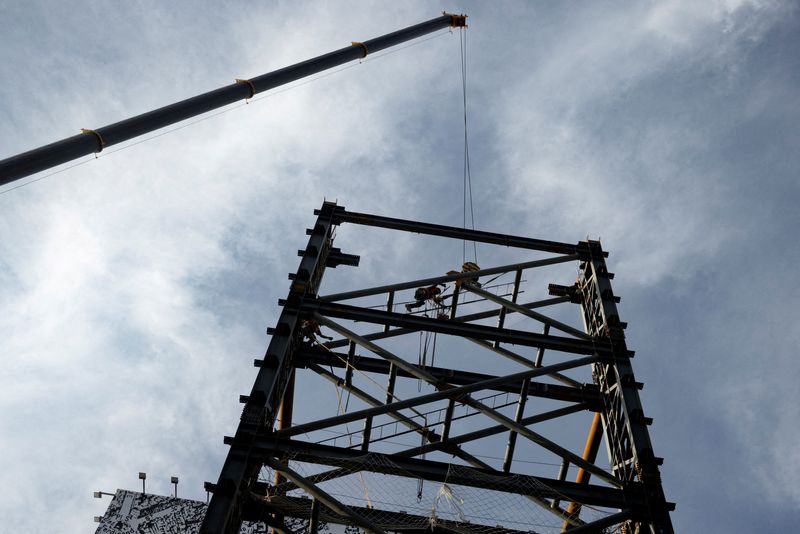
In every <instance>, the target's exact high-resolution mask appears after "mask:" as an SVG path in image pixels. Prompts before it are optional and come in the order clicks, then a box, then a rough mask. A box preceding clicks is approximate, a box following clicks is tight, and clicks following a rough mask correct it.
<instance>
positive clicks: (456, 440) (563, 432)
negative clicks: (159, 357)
mask: <svg viewBox="0 0 800 534" xmlns="http://www.w3.org/2000/svg"><path fill="white" fill-rule="evenodd" d="M315 214H316V215H317V216H318V218H317V221H316V223H315V225H314V227H313V228H311V229H309V230H307V234H308V235H309V239H308V244H307V245H306V247H305V249H304V250H301V251H299V254H300V256H301V260H300V266H299V268H298V269H297V271H296V272H295V273H293V274H290V275H289V278H290V280H291V284H290V289H289V295H288V297H287V298H286V299H285V300H282V301H281V302H280V304H281V305H282V312H281V314H280V317H279V319H278V321H277V325H276V326H275V328H271V329H270V330H269V333H270V334H271V335H272V339H271V341H270V343H269V346H268V348H267V351H266V355H265V356H264V358H263V359H259V360H256V361H255V366H256V367H257V368H258V375H257V377H256V380H255V384H254V385H253V388H252V390H251V392H250V394H249V395H246V396H244V395H243V396H241V401H242V403H243V404H244V409H243V411H242V416H241V420H240V422H239V426H238V429H237V431H236V434H235V435H234V436H232V437H227V438H225V442H226V443H227V444H228V445H229V446H230V450H229V452H228V455H227V458H226V460H225V463H224V465H223V467H222V470H221V473H220V476H219V479H218V481H217V483H216V484H210V485H209V487H210V488H211V489H212V490H213V497H212V499H211V501H210V504H209V507H208V512H207V514H206V516H205V519H204V522H203V526H202V528H201V532H204V533H212V532H213V533H236V532H238V531H239V527H240V525H241V522H242V521H243V520H248V521H262V522H265V523H266V524H268V525H269V526H271V527H272V528H273V529H274V530H275V531H276V532H282V533H292V532H308V533H310V534H317V532H319V531H321V530H322V529H323V528H326V527H325V525H327V524H343V525H345V526H346V527H348V528H349V529H353V528H358V529H360V530H364V531H369V532H387V531H395V532H412V531H413V532H421V531H440V532H464V533H470V534H471V533H487V534H488V533H492V534H494V533H497V534H499V533H516V532H553V531H567V530H568V531H570V532H601V531H618V532H627V533H634V532H653V533H670V532H672V531H673V530H672V524H671V521H670V517H669V512H670V511H671V510H673V509H674V505H673V504H672V503H669V502H667V501H666V499H665V496H664V492H663V490H662V487H661V480H660V477H659V465H660V464H661V459H660V458H657V457H656V456H655V455H654V454H653V449H652V445H651V443H650V438H649V433H648V428H647V427H648V425H649V424H650V423H651V422H652V420H651V419H649V418H647V417H645V416H644V412H643V410H642V407H641V403H640V400H639V393H638V391H639V389H641V387H642V384H641V383H639V382H637V381H636V380H635V378H634V375H633V370H632V367H631V358H632V357H633V352H632V351H630V350H628V348H627V346H626V344H625V337H624V328H625V326H626V325H625V323H623V322H621V321H620V319H619V315H618V313H617V309H616V303H617V302H618V301H619V298H618V297H616V296H615V295H614V293H613V290H612V288H611V279H612V278H613V274H611V273H609V272H608V269H607V267H606V264H605V258H606V257H607V253H605V252H604V251H603V250H602V248H601V246H600V243H599V242H596V241H582V242H579V243H577V244H574V245H572V244H566V243H557V242H553V241H544V240H539V239H529V238H523V237H516V236H509V235H502V234H496V233H490V232H482V231H475V230H465V229H462V228H454V227H447V226H441V225H434V224H427V223H421V222H416V221H407V220H400V219H393V218H388V217H379V216H375V215H369V214H363V213H354V212H349V211H347V210H346V209H345V208H344V207H342V206H338V205H336V204H335V203H331V202H325V203H324V204H323V205H322V208H321V209H319V210H316V211H315ZM345 224H351V225H365V226H371V227H380V228H387V229H393V230H397V231H401V232H413V233H416V234H426V235H430V236H439V237H443V238H450V239H457V240H462V239H466V240H470V241H475V242H480V243H488V244H493V245H503V246H506V247H512V248H515V249H522V250H525V251H530V254H536V255H537V256H543V257H537V258H536V259H530V260H528V261H524V262H516V263H512V264H507V265H502V266H497V267H490V268H485V269H481V270H478V271H469V272H466V271H465V272H452V271H451V272H450V273H448V274H446V275H443V276H434V277H429V278H425V279H420V280H412V281H407V282H402V283H395V284H387V285H381V286H378V287H373V288H367V289H357V290H353V291H348V292H344V293H337V294H328V295H325V294H321V293H320V290H321V282H322V279H323V275H324V274H325V270H326V268H328V267H337V266H339V265H349V266H357V265H358V264H359V261H360V258H359V256H356V255H352V254H346V253H343V252H342V251H341V250H340V249H338V248H335V247H333V240H334V235H335V229H336V228H337V227H338V226H339V225H345ZM543 253H544V255H543ZM526 254H528V252H526ZM559 264H572V265H575V266H577V271H578V276H577V280H576V281H575V283H574V284H572V285H557V284H550V286H549V288H548V290H549V295H548V297H547V298H542V299H539V300H535V301H530V302H524V303H521V302H520V299H519V297H520V294H521V293H522V292H523V291H522V290H521V287H522V283H523V281H524V277H525V276H528V275H529V274H531V273H538V271H537V269H538V270H542V269H543V268H552V267H551V266H557V265H559ZM501 275H509V276H511V277H513V282H507V283H506V286H507V288H508V289H507V291H506V292H503V291H502V290H498V288H497V287H495V286H491V285H489V284H488V283H487V282H484V285H483V286H482V285H481V283H479V282H478V280H481V281H485V280H487V279H489V278H491V277H497V276H501ZM531 275H532V274H531ZM537 276H538V275H537ZM437 284H438V285H445V284H449V286H447V287H448V288H449V291H450V292H449V293H446V292H442V293H441V294H439V295H438V296H437V298H436V299H435V300H432V301H431V304H430V306H429V305H428V304H427V303H424V302H422V301H420V300H419V298H417V301H416V303H415V304H414V306H409V307H408V308H406V309H403V308H402V306H401V304H402V303H399V302H398V299H402V298H403V296H404V295H407V294H408V292H413V290H415V289H417V288H421V287H433V286H436V285H437ZM437 287H439V286H437ZM493 289H494V290H493ZM379 298H380V299H381V301H380V302H384V303H385V304H380V305H375V302H376V301H377V299H379ZM468 299H473V300H468ZM459 301H460V302H459ZM345 302H347V303H345ZM367 303H369V305H367ZM472 303H479V304H480V306H479V308H480V309H479V311H474V310H475V308H474V307H472V308H471V307H470V306H476V305H475V304H472ZM570 304H576V305H578V306H579V308H580V314H579V315H580V317H582V320H583V329H579V328H576V327H575V326H571V325H570V324H568V320H567V319H564V318H563V315H564V314H563V313H562V314H561V315H559V314H558V313H556V310H561V309H563V308H564V307H565V306H569V305H570ZM423 305H424V309H423V310H422V311H420V312H417V311H412V309H411V308H413V307H416V306H419V307H422V306H423ZM396 308H400V312H397V311H396ZM465 311H472V313H465ZM511 314H515V315H514V317H515V318H516V317H520V318H524V319H525V321H527V322H525V325H526V327H525V328H519V329H512V328H509V327H508V326H507V324H506V323H507V321H508V318H509V317H510V316H511ZM555 316H558V317H559V319H556V318H555ZM576 317H577V315H576ZM490 323H494V324H490ZM537 325H538V326H537ZM323 328H324V329H325V331H326V332H331V333H333V334H335V336H333V339H331V340H330V341H327V342H323V341H322V340H321V339H320V338H319V336H321V335H322V330H321V329H323ZM534 329H535V330H538V331H533V330H534ZM412 335H416V336H419V342H420V347H421V346H422V340H423V336H426V337H425V352H427V350H428V349H427V347H428V341H429V339H430V337H431V336H440V338H439V339H440V340H449V341H450V342H453V341H459V340H466V341H469V342H470V343H466V344H464V343H462V345H463V346H464V347H467V348H470V347H472V349H471V350H473V351H477V352H479V353H480V354H481V357H480V361H481V362H483V364H484V365H483V367H484V368H483V369H482V370H480V371H479V370H477V369H476V368H474V367H473V368H470V369H468V368H467V367H470V366H471V365H472V364H474V362H475V361H477V360H476V359H475V358H473V357H470V356H469V354H470V353H469V352H468V351H467V350H466V349H459V350H463V352H459V354H463V357H462V360H463V365H459V366H458V367H459V368H454V367H456V366H453V365H451V366H449V367H447V366H436V365H434V364H433V362H431V363H430V365H429V364H428V362H427V361H425V360H424V359H423V358H422V356H421V354H422V348H420V357H419V359H418V360H417V361H415V360H414V358H411V357H409V355H408V354H407V351H403V353H402V354H400V353H399V352H400V351H399V350H398V349H396V348H395V347H396V346H400V345H399V343H401V342H402V340H403V339H406V340H407V339H408V338H409V337H411V336H412ZM379 343H380V344H379ZM406 343H407V345H408V342H406ZM433 343H434V351H435V350H436V349H435V344H436V340H435V338H434V341H433ZM442 343H444V341H442ZM390 347H391V348H390ZM545 352H547V362H545V361H544V359H545V358H544V357H545ZM460 361H461V360H460ZM511 368H513V369H514V370H513V372H507V371H508V369H511ZM487 369H488V370H492V372H487ZM494 370H496V371H494ZM301 374H302V375H307V374H308V375H311V376H318V377H319V378H321V379H322V380H323V381H324V382H330V383H332V384H333V385H334V386H335V387H336V388H337V393H338V394H340V397H339V402H338V406H336V407H329V406H315V408H314V410H313V413H309V411H308V410H305V413H302V414H301V413H300V406H296V405H295V398H296V397H297V396H298V395H303V394H304V392H307V390H304V391H300V389H298V388H300V386H299V385H297V383H296V380H298V378H297V377H298V376H300V375H301ZM303 384H304V385H305V384H306V383H305V382H303ZM409 384H410V385H412V386H414V385H415V387H409ZM296 385H297V388H296V387H295V386H296ZM370 387H371V388H372V391H369V388H370ZM375 391H378V393H377V394H376V393H375ZM341 395H346V396H347V399H348V400H347V402H345V403H343V402H342V401H343V398H342V396H341ZM350 399H353V400H352V402H353V405H354V407H353V408H352V409H350V408H349V407H348V404H349V402H350ZM343 404H344V409H343V408H342V407H343ZM356 404H357V406H355V405H356ZM534 410H535V412H534V413H526V411H528V412H531V411H534ZM300 416H303V417H304V419H303V420H302V421H301V420H299V417H300ZM587 419H591V424H590V425H589V436H588V438H587V440H586V447H585V450H584V451H583V454H579V453H578V452H575V439H574V436H575V432H573V431H572V429H573V428H574V427H575V426H576V425H577V426H578V427H579V428H577V429H575V430H578V431H580V430H581V429H582V428H585V425H586V423H587ZM581 425H583V426H581ZM351 428H357V429H356V430H351ZM409 437H414V439H416V440H417V443H418V444H414V445H411V444H408V443H400V442H398V441H397V440H400V439H406V440H407V439H408V438H409ZM498 440H500V441H501V442H504V444H503V445H500V447H501V448H504V451H503V453H502V457H500V456H491V455H490V454H486V453H487V451H488V452H491V451H492V450H497V448H498ZM601 442H602V443H604V444H605V449H606V451H607V453H608V458H609V462H608V465H609V466H608V467H603V466H601V465H600V462H597V461H596V457H597V453H598V450H599V448H600V444H601ZM487 444H491V445H487ZM521 448H522V449H521ZM468 449H469V450H468ZM523 449H524V450H525V451H529V452H528V453H527V454H533V455H534V456H527V457H522V456H521V454H522V453H521V452H520V451H521V450H523ZM530 451H538V452H530ZM498 454H499V453H498ZM542 455H544V456H542ZM542 457H547V458H550V459H551V461H552V462H554V463H547V462H536V461H532V460H530V461H526V460H525V458H542ZM487 460H493V461H491V462H490V461H487ZM531 465H533V466H534V467H535V469H533V468H529V467H530V466H531ZM571 468H572V469H573V470H575V471H576V475H575V480H574V481H570V480H567V477H568V476H569V471H570V469H571ZM548 469H549V470H551V471H553V472H552V473H551V474H549V475H548V474H547V472H546V471H547V470H548ZM347 480H350V481H353V482H352V484H353V486H352V487H356V488H359V492H362V493H363V496H362V495H354V494H353V492H352V491H351V492H350V493H348V492H347V491H345V490H344V489H342V488H343V487H344V484H345V481H347ZM426 483H427V484H428V487H429V488H433V490H429V491H428V493H427V495H428V497H429V500H430V502H427V501H426V502H425V504H423V501H424V498H423V493H424V492H423V487H424V486H423V485H424V484H426ZM409 484H412V485H415V487H417V488H418V490H414V493H416V503H415V502H413V501H410V500H409V499H404V498H402V494H403V493H408V491H409V490H408V488H409V487H410V486H409ZM379 490H382V491H384V493H383V494H385V495H388V497H382V498H380V495H382V494H379ZM443 503H447V504H448V506H447V507H446V506H445V505H444V504H443ZM470 506H472V508H470Z"/></svg>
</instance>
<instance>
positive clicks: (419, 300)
mask: <svg viewBox="0 0 800 534" xmlns="http://www.w3.org/2000/svg"><path fill="white" fill-rule="evenodd" d="M439 286H442V287H447V286H445V285H444V284H434V285H432V286H428V287H420V288H417V290H416V291H414V300H415V302H413V303H412V302H409V303H408V304H406V311H409V312H410V311H411V310H413V309H414V308H419V307H420V306H423V305H424V304H425V303H426V302H428V301H430V300H432V301H433V302H434V303H436V304H441V303H442V297H440V295H441V294H442V290H441V289H439Z"/></svg>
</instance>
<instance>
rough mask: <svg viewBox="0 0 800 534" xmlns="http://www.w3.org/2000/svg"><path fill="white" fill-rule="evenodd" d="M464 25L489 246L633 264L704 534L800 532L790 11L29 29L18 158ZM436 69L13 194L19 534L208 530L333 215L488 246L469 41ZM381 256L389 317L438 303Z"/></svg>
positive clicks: (178, 15) (7, 21) (11, 21)
mask: <svg viewBox="0 0 800 534" xmlns="http://www.w3.org/2000/svg"><path fill="white" fill-rule="evenodd" d="M442 9H445V10H448V11H450V12H463V13H466V14H468V15H469V19H468V23H469V29H468V30H466V39H467V101H468V121H469V141H470V162H471V169H472V180H473V191H474V193H475V198H474V204H475V223H476V226H477V227H479V228H482V229H486V230H491V231H497V232H503V233H510V234H518V235H528V236H532V237H537V238H543V239H551V240H558V241H565V242H570V243H574V242H577V241H579V240H582V239H585V238H587V237H590V238H592V239H598V238H600V239H602V242H603V246H604V248H605V249H607V250H609V251H610V252H611V255H610V257H609V259H608V263H609V265H610V268H611V270H612V271H614V272H615V273H616V278H615V280H614V287H615V292H616V293H617V294H618V295H621V296H622V303H621V304H620V305H619V306H620V313H621V315H622V320H624V321H627V322H628V323H629V327H628V330H627V336H628V345H629V347H630V348H632V349H634V350H636V352H637V356H636V358H635V359H634V361H633V365H634V369H635V371H636V376H637V379H638V380H639V381H642V382H644V383H645V389H644V390H643V391H642V393H641V397H642V402H643V405H644V409H645V413H646V415H648V416H650V417H653V418H654V423H653V425H652V427H651V428H650V435H651V438H652V441H653V444H654V448H655V452H656V454H657V455H658V456H662V457H664V458H665V463H664V466H663V467H662V479H663V486H664V491H665V493H666V496H667V499H668V500H670V501H673V502H676V503H677V508H676V510H675V512H674V513H673V514H672V519H673V522H674V525H675V528H676V531H678V532H787V531H791V530H793V529H794V528H796V525H797V524H798V521H800V489H798V486H797V484H796V481H797V479H798V477H800V452H798V448H797V446H796V444H797V442H798V441H799V440H800V430H798V425H797V421H798V420H800V387H798V385H797V380H798V376H800V363H798V359H797V348H798V345H800V326H798V318H800V317H799V315H798V312H797V311H796V310H797V303H798V301H800V290H798V285H797V282H796V278H797V277H796V265H797V264H798V262H800V253H799V252H798V251H799V250H800V249H799V248H798V246H797V243H796V242H797V235H796V232H797V228H798V226H800V215H798V214H799V213H800V210H798V208H797V204H798V199H800V187H799V186H798V178H797V169H798V167H799V165H798V164H800V91H799V90H800V39H798V35H800V31H798V30H800V13H798V8H797V6H796V4H794V3H792V2H780V1H768V0H763V1H762V0H741V1H740V0H728V1H709V2H693V1H679V0H676V1H667V2H646V1H641V2H562V3H554V2H528V3H524V2H510V1H509V2H493V3H491V4H489V3H477V2H476V3H472V2H450V3H449V4H447V5H441V6H439V5H436V6H434V5H433V4H431V3H427V2H421V1H420V2H404V3H378V2H373V3H367V4H365V3H356V2H317V3H312V2H276V3H269V4H266V3H264V4H258V3H252V2H248V3H245V2H237V1H230V2H184V1H179V2H170V3H163V2H148V1H136V2H126V3H111V2H69V1H66V2H62V1H59V2H56V1H52V2H46V1H32V2H25V3H22V2H13V1H11V0H0V80H3V83H2V84H0V158H4V157H8V156H11V155H14V154H17V153H19V152H22V151H25V150H29V149H31V148H34V147H37V146H40V145H43V144H46V143H49V142H52V141H55V140H58V139H61V138H63V137H67V136H71V135H74V134H76V133H77V132H78V131H79V129H80V128H92V127H99V126H102V125H106V124H110V123H113V122H116V121H118V120H121V119H124V118H127V117H129V116H132V115H135V114H138V113H142V112H145V111H148V110H150V109H153V108H156V107H159V106H161V105H165V104H168V103H171V102H174V101H177V100H181V99H183V98H187V97H190V96H193V95H195V94H199V93H202V92H204V91H207V90H211V89H214V88H216V87H219V86H222V85H226V84H228V83H231V82H232V81H233V79H235V78H247V77H252V76H255V75H258V74H262V73H264V72H268V71H270V70H274V69H276V68H280V67H282V66H286V65H289V64H291V63H294V62H297V61H301V60H304V59H307V58H309V57H312V56H315V55H318V54H321V53H325V52H328V51H330V50H334V49H338V48H340V47H342V46H346V45H347V44H349V43H350V41H361V40H366V39H368V38H371V37H375V36H379V35H382V34H384V33H388V32H390V31H394V30H396V29H399V28H401V27H405V26H408V25H411V24H415V23H417V22H421V21H424V20H428V19H430V18H433V17H435V16H437V15H438V14H439V12H440V11H441V10H442ZM433 37H434V38H432V39H430V40H428V41H425V42H423V43H421V44H418V45H416V46H411V47H406V48H402V49H399V50H397V51H395V52H393V53H391V54H385V55H382V56H378V55H377V54H376V56H375V57H373V58H369V59H368V60H367V61H364V62H363V63H357V62H355V63H353V64H352V65H351V66H349V67H348V68H346V69H337V71H336V72H334V73H332V74H330V75H328V76H324V77H319V78H318V79H315V80H314V81H311V82H310V83H304V84H295V85H294V86H292V88H290V89H288V90H278V91H273V92H272V93H270V94H267V95H266V96H265V97H263V98H258V99H255V100H254V101H252V102H250V103H249V104H244V103H240V104H236V105H232V106H230V107H229V108H226V112H225V113H222V114H219V115H216V116H213V117H209V118H207V120H203V121H200V122H193V121H190V122H192V124H191V125H188V126H186V127H185V128H182V129H180V130H177V131H173V132H171V133H167V134H165V135H161V136H158V137H155V138H152V139H149V140H146V141H145V142H141V143H138V142H131V143H126V144H125V145H123V147H114V150H112V148H109V149H107V150H106V151H105V152H104V153H103V154H102V155H101V157H99V158H96V159H95V158H94V157H93V156H89V157H86V158H82V159H81V160H80V162H81V163H82V164H81V165H78V166H74V167H70V168H68V169H66V170H63V172H59V173H57V174H52V175H49V176H47V177H46V178H43V179H41V180H38V181H35V182H32V183H30V184H29V185H26V186H24V187H21V188H16V189H13V190H12V189H11V187H12V186H5V187H2V188H0V236H2V238H1V239H0V353H2V359H3V365H2V367H1V368H0V453H1V454H0V497H2V498H0V533H5V532H9V533H10V532H87V533H88V532H92V531H93V530H94V524H93V523H92V516H94V515H100V514H102V511H103V510H104V508H105V506H106V505H107V501H96V500H94V499H92V492H93V491H97V490H101V489H102V490H104V491H113V490H114V489H116V488H130V489H136V487H138V484H139V481H138V479H137V477H136V475H137V472H139V471H146V472H147V473H148V490H150V491H154V492H158V493H169V492H170V491H171V487H170V485H169V477H170V476H172V475H178V476H180V477H181V482H180V486H179V493H180V494H181V495H182V496H186V497H190V498H198V499H204V498H205V494H204V492H203V490H202V482H203V481H204V480H215V479H216V478H217V476H218V472H219V468H220V466H221V464H222V460H223V459H224V455H225V453H226V449H227V448H226V447H225V446H224V445H223V443H222V436H223V435H226V434H227V435H230V434H232V433H233V432H234V431H235V424H236V421H237V419H238V416H239V413H240V409H241V407H240V405H239V403H238V395H239V394H241V393H246V392H247V391H249V389H250V386H251V385H252V380H253V379H254V377H255V370H254V369H253V367H252V360H253V358H256V357H261V356H262V355H263V352H264V348H265V347H266V345H267V343H268V338H267V336H266V334H265V330H266V328H267V327H268V326H272V325H273V324H274V322H275V319H276V318H277V315H278V313H279V312H280V308H279V307H278V306H277V299H279V298H283V297H284V296H285V294H286V292H287V291H288V281H287V279H286V273H288V272H290V271H294V270H296V265H297V258H296V250H297V249H298V248H302V247H303V246H304V244H305V240H306V236H305V232H304V229H305V228H306V227H307V226H309V225H310V224H312V221H313V220H314V216H313V213H312V212H313V210H314V209H315V208H317V207H319V206H320V204H321V203H322V201H323V199H336V200H338V202H339V203H340V204H341V205H344V206H345V207H346V208H348V209H351V210H354V211H362V212H370V213H377V214H382V215H388V216H395V217H403V218H409V219H420V220H426V221H430V222H436V223H440V224H451V225H456V226H457V225H460V224H461V221H462V216H463V212H462V189H461V188H462V172H463V168H462V159H463V135H464V132H463V109H462V100H461V99H462V93H461V71H460V55H459V34H458V33H457V32H454V33H452V34H451V33H449V32H447V31H445V32H441V33H438V34H435V35H434V36H433ZM146 137H148V138H149V137H152V136H146ZM117 148H123V149H122V150H119V151H116V149H117ZM65 167H66V166H65ZM55 170H59V169H55ZM51 172H52V171H51ZM48 174H50V173H49V172H44V173H41V174H40V175H36V176H34V177H32V178H41V177H42V176H44V175H48ZM26 182H27V180H26ZM15 185H19V182H18V183H17V184H15ZM354 244H355V245H356V246H354V247H353V246H351V247H349V248H354V249H357V250H352V251H351V250H345V251H346V252H353V253H357V254H361V255H362V257H364V258H365V261H364V263H363V264H362V266H361V267H359V268H358V273H357V277H358V282H359V283H363V285H377V284H380V283H387V282H393V281H399V280H405V279H408V278H409V277H410V275H412V274H418V275H420V276H435V275H437V274H440V272H439V271H438V270H435V271H434V272H431V271H430V269H428V270H426V267H425V262H422V261H417V255H418V253H417V251H416V250H415V249H414V246H413V244H412V243H411V242H410V241H407V240H406V239H405V238H398V239H397V240H396V241H391V242H389V241H387V240H385V239H384V238H382V237H380V236H374V237H369V236H366V237H363V239H361V238H359V240H358V241H357V243H354ZM381 248H388V249H390V250H389V251H388V252H387V253H389V252H390V253H391V258H397V261H398V262H399V261H400V260H412V261H413V263H414V265H413V267H408V266H405V267H404V266H401V265H399V264H397V263H395V262H389V261H381V260H380V259H367V258H368V257H371V256H378V257H380V253H377V254H376V253H375V252H374V251H379V250H381ZM370 252H372V254H371V255H370V254H369V253H370ZM460 252H461V251H460V246H457V247H456V248H454V249H453V250H452V251H451V250H443V251H442V252H441V254H443V255H444V254H450V255H452V256H453V257H455V256H458V257H459V258H460ZM454 261H455V260H454ZM483 263H487V264H488V263H493V262H492V260H490V259H488V258H487V259H486V260H484V261H483ZM351 276H356V275H351ZM349 280H350V282H352V281H353V279H352V278H350V279H349ZM578 452H580V451H578Z"/></svg>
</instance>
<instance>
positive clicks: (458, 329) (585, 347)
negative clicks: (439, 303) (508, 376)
mask: <svg viewBox="0 0 800 534" xmlns="http://www.w3.org/2000/svg"><path fill="white" fill-rule="evenodd" d="M301 311H302V312H304V313H308V314H309V315H313V314H315V313H316V314H318V315H320V316H324V317H336V318H339V319H348V320H351V321H360V322H366V323H374V324H380V325H385V324H390V325H392V326H399V327H406V328H411V329H414V330H424V331H427V332H437V333H439V334H447V335H452V336H458V337H465V338H470V339H480V340H488V341H495V340H497V341H501V342H503V343H511V344H514V345H524V346H530V347H544V348H546V349H551V350H557V351H559V352H568V353H572V354H601V355H608V356H611V355H612V348H613V347H612V345H611V343H609V342H608V341H606V340H602V339H600V340H592V341H586V340H582V339H575V338H568V337H561V336H549V335H548V336H545V335H542V334H535V333H533V332H526V331H523V330H509V329H498V328H495V327H493V326H484V325H475V324H467V323H462V322H459V321H442V320H440V319H431V318H428V317H418V316H415V315H409V314H400V313H389V312H385V311H380V310H371V309H367V308H360V307H357V306H348V305H346V304H338V303H328V302H319V301H304V302H303V305H302V308H301ZM315 317H316V316H315Z"/></svg>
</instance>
